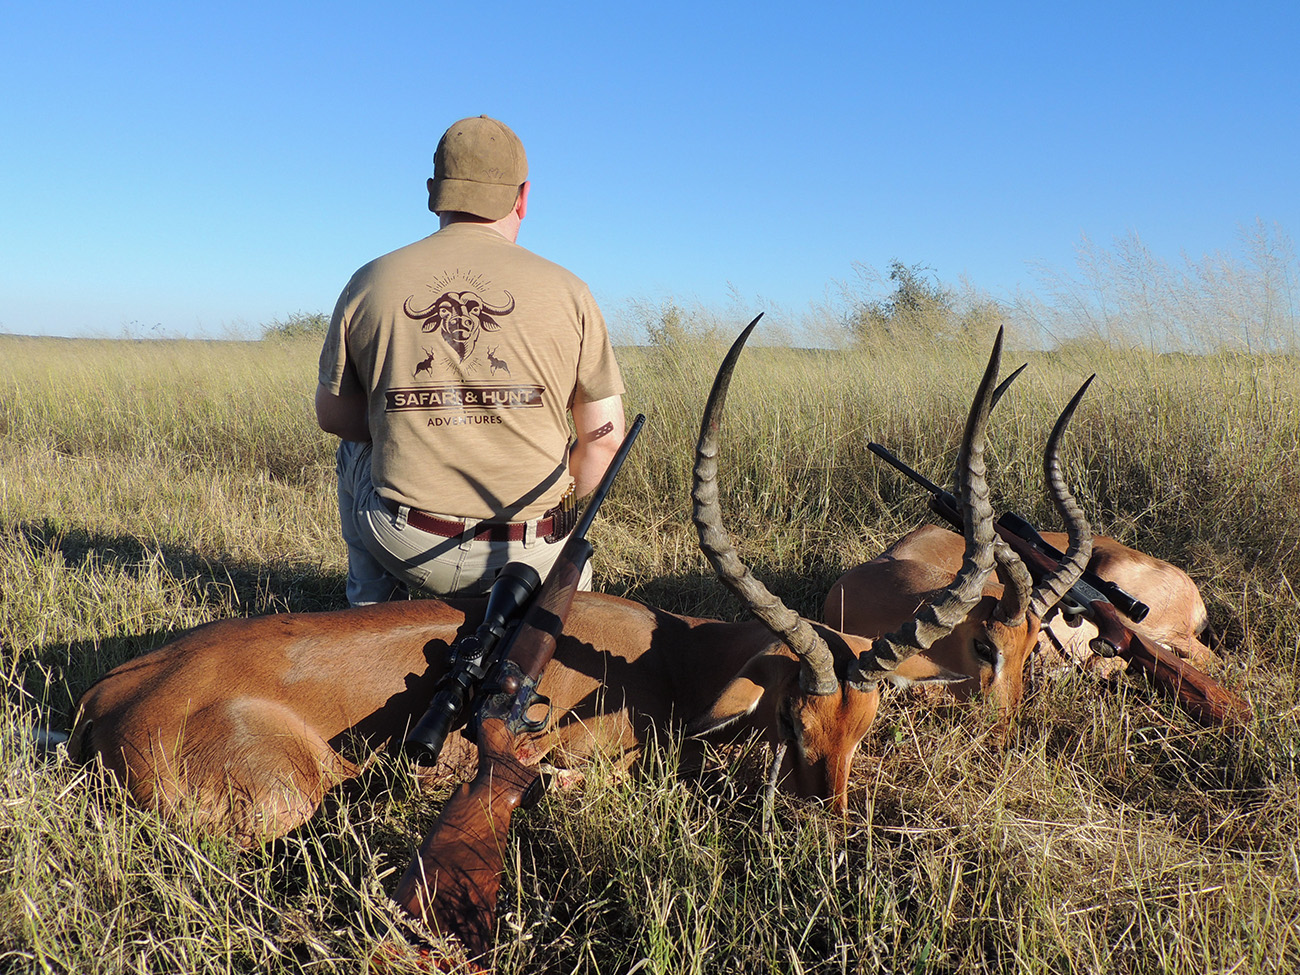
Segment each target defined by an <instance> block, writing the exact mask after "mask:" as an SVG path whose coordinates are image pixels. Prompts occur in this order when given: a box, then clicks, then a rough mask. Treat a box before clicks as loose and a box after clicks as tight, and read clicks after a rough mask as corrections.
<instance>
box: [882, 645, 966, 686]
mask: <svg viewBox="0 0 1300 975" xmlns="http://www.w3.org/2000/svg"><path fill="white" fill-rule="evenodd" d="M884 678H885V680H887V681H889V682H890V683H891V684H893V685H894V686H895V687H910V686H911V685H913V684H960V683H961V682H962V681H964V680H967V679H968V677H967V675H966V674H958V673H956V672H954V671H951V670H948V669H947V668H946V667H940V666H939V665H938V664H937V663H935V662H934V661H933V660H931V659H930V658H929V657H927V656H925V655H924V654H920V653H914V654H912V656H910V657H908V658H907V659H906V660H904V661H903V662H902V663H901V664H899V665H898V667H896V668H895V669H894V670H893V671H891V672H890V673H888V674H885V675H884Z"/></svg>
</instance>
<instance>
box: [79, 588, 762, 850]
mask: <svg viewBox="0 0 1300 975" xmlns="http://www.w3.org/2000/svg"><path fill="white" fill-rule="evenodd" d="M484 606H485V600H481V599H472V600H464V601H458V602H444V601H442V600H432V599H431V600H415V601H410V602H399V603H386V604H382V605H378V606H369V607H365V608H358V609H350V610H342V611H339V612H333V613H301V614H298V613H290V614H278V615H274V616H264V617H260V618H255V619H237V620H224V621H221V622H217V623H210V624H208V625H206V626H203V627H200V628H199V629H197V630H194V631H193V632H191V633H188V634H186V635H184V636H182V637H179V638H178V639H176V640H174V641H172V642H171V643H169V644H168V645H167V646H165V647H162V648H161V649H159V650H156V651H154V652H153V653H150V654H146V655H145V656H142V657H139V658H137V659H135V660H131V661H128V662H127V663H125V664H123V665H122V666H121V667H118V668H116V669H115V670H113V671H111V672H110V673H109V674H107V675H106V676H105V677H104V678H102V679H101V680H100V681H99V682H98V683H96V684H95V685H94V686H93V687H91V688H90V690H89V691H87V692H86V694H85V695H84V697H83V698H82V701H81V705H80V708H81V716H80V719H79V721H78V725H77V728H76V730H75V732H74V735H73V739H72V747H73V750H74V754H76V755H79V756H80V757H82V758H90V757H91V756H94V755H99V756H100V757H101V758H102V759H103V761H104V763H105V764H106V765H107V766H108V767H109V768H110V769H112V770H113V771H114V772H116V773H117V774H118V777H119V778H120V779H121V780H122V781H123V782H124V784H125V785H126V787H127V788H128V789H129V791H130V792H131V794H132V796H133V798H134V799H136V800H137V801H138V802H140V803H142V804H146V805H149V804H155V803H156V804H159V805H160V806H162V807H163V808H165V809H167V810H170V811H174V812H175V813H177V814H179V815H182V816H185V817H186V818H190V819H192V820H193V821H194V822H195V823H196V824H197V825H200V826H210V827H212V828H213V829H215V830H219V831H230V832H233V833H234V834H235V835H236V836H237V837H239V838H240V839H241V840H242V841H245V842H254V841H258V840H261V839H268V838H271V837H274V836H278V835H281V834H283V833H285V832H287V831H288V830H290V829H292V828H294V827H295V826H297V825H299V824H300V823H302V822H304V821H305V820H306V819H308V818H309V817H310V816H311V815H312V814H313V813H314V811H315V809H316V807H317V806H318V804H319V803H320V800H321V798H322V796H323V795H324V793H325V792H326V791H327V790H328V789H329V788H331V787H332V786H334V785H336V784H338V783H340V782H343V781H346V780H348V779H351V778H353V777H355V776H356V775H357V774H358V773H359V771H360V769H359V767H358V765H357V764H356V763H355V762H354V761H351V760H349V759H348V758H345V757H344V754H345V753H354V754H355V755H359V756H366V755H368V754H370V753H371V752H373V750H374V749H377V748H379V747H381V746H383V745H389V746H393V745H396V744H400V741H401V738H402V736H403V735H404V733H405V731H406V728H407V724H408V722H410V721H412V720H413V719H414V716H418V715H419V714H421V713H422V712H423V710H424V708H425V706H426V705H427V704H428V701H429V697H430V695H431V694H432V691H433V687H434V685H435V684H436V682H437V680H438V678H439V677H440V676H441V675H442V673H443V672H444V670H445V667H446V660H447V651H448V648H449V646H450V644H451V643H452V642H453V641H454V640H455V639H456V638H457V636H459V635H461V634H463V633H466V632H472V631H473V629H474V628H475V627H476V626H477V624H478V622H479V620H480V618H481V616H482V612H483V609H484ZM772 643H773V640H772V636H771V634H770V633H769V632H768V631H767V630H766V629H765V628H764V627H763V626H762V625H761V624H759V623H751V622H744V623H721V622H718V621H715V620H696V619H691V618H689V617H682V616H674V615H673V614H670V613H665V612H661V611H659V610H655V609H651V608H650V607H647V606H644V605H642V604H640V603H635V602H631V601H629V600H624V599H619V598H617V597H614V596H606V595H602V594H597V593H579V594H578V595H577V597H576V598H575V601H574V606H573V609H572V611H571V614H570V618H569V622H568V625H567V626H566V627H565V632H564V635H563V637H562V638H561V640H560V646H559V649H558V651H557V654H556V659H555V660H554V661H553V662H552V665H551V666H550V667H548V668H547V670H546V673H545V676H544V678H543V681H542V684H541V687H540V691H541V693H542V694H544V695H545V696H547V697H549V698H550V699H551V701H552V702H553V704H554V707H555V711H556V715H557V718H556V720H555V722H554V726H553V728H552V730H551V731H550V732H549V733H548V735H547V736H546V737H544V738H539V740H538V741H537V745H536V749H537V753H538V754H535V755H534V756H533V757H534V758H537V757H540V752H541V751H544V750H551V751H553V756H554V757H553V760H554V761H556V762H557V763H558V762H567V761H571V760H576V759H581V758H582V757H584V756H587V755H590V754H591V753H593V752H595V751H600V752H603V753H605V754H612V755H615V756H618V755H622V754H627V755H631V754H632V753H633V752H634V751H635V750H636V749H637V747H638V745H639V743H640V742H641V741H642V740H644V736H645V735H646V734H647V733H648V732H649V730H650V728H651V727H652V726H658V727H668V726H670V725H671V724H673V723H674V722H676V723H680V722H681V720H682V719H683V717H685V718H690V717H694V716H697V715H703V714H705V713H706V711H707V710H708V708H709V706H710V705H712V704H715V703H716V702H717V699H718V696H719V692H720V691H721V689H722V688H723V687H725V686H726V685H727V683H728V682H729V681H730V679H731V678H733V677H735V676H736V674H737V673H739V672H740V671H741V670H742V669H743V667H744V665H745V664H746V663H747V662H748V661H749V660H750V659H751V658H752V657H753V656H755V655H756V654H758V653H759V652H760V651H763V650H767V649H770V648H771V644H772ZM711 695H712V697H711ZM446 749H447V750H446V753H445V756H446V758H447V760H448V762H449V763H453V764H454V763H455V762H456V761H457V760H459V759H462V758H464V757H465V755H466V753H467V752H468V751H469V749H468V743H466V742H464V740H463V739H461V738H460V737H459V736H453V738H451V739H449V740H448V743H447V746H446ZM457 749H460V751H457Z"/></svg>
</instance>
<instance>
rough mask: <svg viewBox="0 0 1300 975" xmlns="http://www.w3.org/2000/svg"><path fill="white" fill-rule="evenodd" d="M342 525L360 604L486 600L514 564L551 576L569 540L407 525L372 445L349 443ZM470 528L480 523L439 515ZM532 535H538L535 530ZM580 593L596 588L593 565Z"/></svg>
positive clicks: (353, 594)
mask: <svg viewBox="0 0 1300 975" xmlns="http://www.w3.org/2000/svg"><path fill="white" fill-rule="evenodd" d="M337 470H338V478H339V522H340V526H341V528H342V534H343V540H344V541H345V542H346V543H347V546H348V602H349V603H350V604H351V605H353V606H366V605H369V604H370V603H380V602H386V601H388V600H390V599H395V598H401V597H402V596H403V595H404V593H403V588H404V587H405V589H409V590H411V591H412V592H414V591H416V590H420V591H423V592H427V593H432V594H434V595H437V596H481V595H484V594H486V593H487V591H488V590H489V589H491V588H492V583H493V582H494V581H495V580H496V577H497V574H498V573H500V571H501V570H502V568H504V567H505V565H506V563H507V562H527V563H528V564H529V565H531V566H532V567H533V568H534V569H536V570H537V571H538V573H540V574H541V576H542V578H543V579H545V578H546V574H547V573H548V572H549V571H550V570H551V566H552V565H553V564H554V562H555V560H556V558H557V557H558V556H559V554H560V550H561V549H563V548H564V542H563V541H558V542H547V541H546V540H545V539H544V538H536V537H532V538H530V539H529V540H526V541H520V542H489V541H483V542H473V541H462V540H461V538H460V537H456V538H443V537H442V536H441V535H433V534H430V533H429V532H426V531H422V530H421V529H419V528H416V527H415V526H413V525H410V524H408V523H407V521H406V517H407V513H408V511H409V510H410V509H408V508H406V507H401V508H398V510H397V513H396V514H393V513H392V512H391V511H389V510H388V508H387V507H386V506H385V505H384V502H383V500H382V499H381V498H380V496H379V494H378V493H377V492H376V491H375V488H374V485H373V484H372V483H371V481H370V444H368V443H366V444H362V443H353V442H351V441H347V440H344V441H343V442H342V443H340V444H339V449H338V454H337ZM437 517H439V518H444V519H447V520H449V521H463V522H464V523H465V525H466V526H467V527H469V526H471V525H475V524H477V520H476V519H470V518H461V517H460V516H458V515H452V514H443V513H441V512H439V513H437ZM528 534H529V535H530V536H531V535H533V534H534V533H532V532H529V533H528ZM578 588H579V589H586V590H590V589H591V563H590V562H588V563H587V565H586V567H585V568H584V569H583V570H582V582H581V583H580V584H579V587H578Z"/></svg>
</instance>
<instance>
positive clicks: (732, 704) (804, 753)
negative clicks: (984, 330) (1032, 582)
mask: <svg viewBox="0 0 1300 975" xmlns="http://www.w3.org/2000/svg"><path fill="white" fill-rule="evenodd" d="M759 317H760V318H761V317H762V316H759ZM757 324H758V318H755V319H754V320H753V321H752V322H750V323H749V326H748V327H747V328H746V329H745V330H744V332H742V333H741V335H740V337H739V338H738V339H736V342H735V344H733V345H732V347H731V350H730V352H728V353H727V357H726V358H725V359H724V360H723V363H722V365H721V367H720V368H719V370H718V375H717V378H716V379H715V380H714V384H713V390H712V392H711V393H710V394H709V401H708V404H707V405H706V406H705V409H704V418H703V421H702V423H701V425H700V439H699V442H698V445H697V447H696V453H695V482H694V487H693V489H692V492H691V496H692V498H693V499H694V502H695V507H694V520H695V525H696V528H697V529H698V531H699V536H700V548H701V549H702V550H703V551H704V554H705V556H706V557H707V558H708V559H709V562H710V563H711V564H712V565H713V568H714V571H715V572H717V574H718V578H719V579H720V580H721V581H722V583H723V584H724V585H726V586H727V587H728V588H729V589H731V591H732V592H734V593H735V594H736V595H737V596H739V597H740V599H741V600H742V601H743V602H744V603H745V605H746V607H747V608H748V609H749V611H750V612H751V613H752V614H753V615H754V616H755V617H756V618H757V619H758V620H759V621H760V622H761V623H762V624H763V625H764V626H765V627H766V628H767V629H768V630H769V631H770V632H771V634H772V637H773V639H772V642H771V644H770V645H769V646H768V647H767V648H766V649H765V650H764V651H763V652H761V653H759V654H758V655H756V656H754V657H752V658H751V659H750V660H749V661H748V663H746V664H745V665H744V666H743V667H742V668H741V670H740V672H739V673H737V674H736V676H735V678H734V679H732V681H731V682H730V683H729V684H728V685H727V686H726V688H725V689H724V690H723V692H722V693H721V695H720V696H719V697H718V699H717V700H716V701H715V702H714V704H713V706H712V707H710V708H709V709H708V710H707V711H706V713H705V714H703V715H701V716H700V717H698V718H696V719H695V720H694V721H693V722H692V726H691V728H690V730H691V732H693V733H695V734H703V733H705V732H708V731H712V730H714V729H717V728H721V727H723V726H725V725H728V724H731V723H732V722H735V721H738V720H740V719H742V718H745V717H751V719H752V720H753V721H754V722H755V723H756V724H758V725H759V726H760V727H762V728H763V729H764V730H765V731H766V733H767V735H768V737H769V739H770V740H771V741H772V742H773V744H774V745H776V746H778V749H779V750H778V754H781V753H787V762H788V764H789V766H790V772H791V777H792V779H793V784H794V787H795V790H796V791H797V792H799V793H800V794H802V795H810V796H819V797H823V798H830V799H831V800H832V801H833V802H834V803H835V805H837V806H839V807H843V806H844V805H845V803H846V801H847V796H848V778H849V768H850V765H851V764H852V761H853V755H854V753H855V752H856V751H857V748H858V745H859V743H860V742H861V741H862V738H863V737H864V736H865V735H866V733H867V730H868V729H869V728H870V726H871V722H872V721H873V720H874V718H875V715H876V708H877V706H878V704H879V685H880V681H881V680H882V679H884V680H890V681H891V682H894V683H910V682H912V681H916V680H937V681H952V680H960V679H962V675H960V674H955V673H951V672H948V671H946V670H943V669H942V668H933V667H932V668H929V670H928V672H926V673H920V674H916V675H904V674H900V673H899V672H898V669H899V666H900V664H902V663H904V662H906V661H907V660H909V659H910V658H911V657H912V656H913V655H914V654H916V653H918V652H920V651H922V650H925V649H928V648H929V647H930V646H931V645H932V644H933V643H934V642H935V641H936V640H939V639H942V638H943V637H945V636H947V635H948V634H949V633H950V632H952V630H953V628H954V627H955V626H957V625H958V624H959V623H960V622H961V621H962V620H963V619H965V617H966V616H967V614H968V613H969V612H970V610H971V609H972V607H974V606H975V605H976V604H977V603H978V602H979V600H980V598H981V596H982V594H983V592H984V584H985V581H986V580H987V578H988V576H989V575H990V573H991V572H992V571H993V566H994V551H993V540H994V529H993V509H992V507H991V505H990V504H989V498H988V485H987V484H986V482H985V479H984V437H985V430H986V428H987V423H988V414H989V410H990V409H991V407H992V390H993V384H994V382H995V381H996V378H997V370H998V362H999V359H1000V356H1001V348H1002V334H1001V332H999V333H998V338H997V341H996V342H995V344H994V347H993V354H992V355H991V357H990V359H989V364H988V368H987V369H986V370H985V373H984V378H983V380H982V381H981V383H980V387H979V391H978V392H977V393H976V396H975V402H974V403H973V404H972V406H971V410H970V415H969V417H968V419H967V423H966V430H965V434H964V436H963V439H962V449H961V454H960V456H959V458H958V466H959V469H960V471H961V476H960V481H961V483H960V500H961V506H962V510H963V513H964V515H965V521H966V526H967V528H966V532H965V537H966V547H965V553H964V558H963V563H962V567H961V570H960V571H959V572H958V573H957V576H956V578H955V579H954V580H953V581H952V584H951V585H950V586H948V587H947V588H945V589H943V590H941V591H940V592H938V593H935V594H934V595H933V596H932V598H931V599H930V600H929V601H928V602H927V603H925V604H924V605H922V606H921V607H920V608H919V609H918V611H917V613H916V615H915V616H914V617H913V619H911V620H910V621H909V622H908V623H907V624H905V625H904V626H903V627H902V628H900V629H899V630H897V631H896V632H894V633H891V634H889V635H888V636H884V637H881V638H879V639H875V640H872V639H868V638H865V637H860V636H854V635H851V634H846V633H841V632H839V631H837V630H833V629H831V628H829V627H825V626H820V625H817V624H813V623H810V622H809V621H808V620H805V619H803V618H801V617H800V616H799V615H798V614H796V613H795V612H793V611H792V610H790V609H789V608H787V607H786V605H785V604H784V603H783V602H782V601H781V600H780V599H779V598H778V597H776V596H775V595H773V594H772V593H771V592H770V591H769V590H768V589H767V587H766V586H764V585H763V583H761V582H760V581H759V580H758V579H756V578H755V577H754V576H753V574H752V573H751V572H750V571H749V568H748V567H747V566H746V565H745V564H744V563H743V562H742V561H741V560H740V557H739V556H738V554H737V552H736V547H735V545H734V544H733V543H732V541H731V537H730V536H729V535H728V533H727V531H726V529H725V528H724V527H723V524H722V512H721V508H720V506H719V503H718V482H717V472H718V430H719V427H720V425H721V422H722V410H723V407H724V405H725V402H726V396H727V388H728V386H729V385H730V382H731V374H732V371H733V369H734V368H735V364H736V360H737V359H738V358H739V356H740V352H741V350H742V349H743V347H744V344H745V340H746V339H747V338H748V337H749V333H750V332H751V331H752V330H753V328H754V326H755V325H757Z"/></svg>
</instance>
